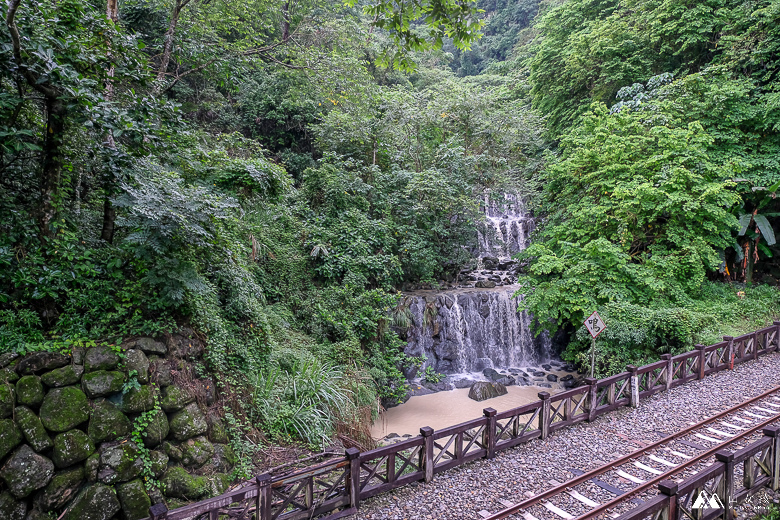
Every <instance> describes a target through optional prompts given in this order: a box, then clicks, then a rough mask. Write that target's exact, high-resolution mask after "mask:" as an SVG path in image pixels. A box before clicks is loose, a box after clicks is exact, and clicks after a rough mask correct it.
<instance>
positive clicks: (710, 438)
mask: <svg viewBox="0 0 780 520" xmlns="http://www.w3.org/2000/svg"><path fill="white" fill-rule="evenodd" d="M693 435H694V436H696V437H698V438H700V439H704V440H705V441H709V442H714V443H716V444H717V443H719V442H720V439H713V438H712V437H707V436H706V435H702V434H701V433H694V434H693Z"/></svg>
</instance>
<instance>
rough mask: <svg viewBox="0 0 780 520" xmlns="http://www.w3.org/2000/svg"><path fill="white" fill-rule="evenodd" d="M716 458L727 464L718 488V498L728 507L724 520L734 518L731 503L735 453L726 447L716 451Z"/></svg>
mask: <svg viewBox="0 0 780 520" xmlns="http://www.w3.org/2000/svg"><path fill="white" fill-rule="evenodd" d="M715 460H717V461H718V462H722V463H723V464H724V465H725V472H724V473H723V477H722V478H721V479H720V486H718V490H717V494H718V498H720V501H721V502H722V503H723V507H725V508H726V513H725V515H724V516H723V520H732V518H734V515H733V514H732V512H731V503H732V501H733V499H734V454H733V453H732V452H730V451H729V450H726V449H723V450H719V451H717V452H715Z"/></svg>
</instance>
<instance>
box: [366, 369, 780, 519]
mask: <svg viewBox="0 0 780 520" xmlns="http://www.w3.org/2000/svg"><path fill="white" fill-rule="evenodd" d="M779 362H780V354H778V353H772V354H769V355H767V356H764V357H762V358H759V359H758V360H757V361H747V362H745V363H742V364H740V365H737V366H735V367H734V370H733V371H728V370H725V371H722V372H718V373H716V374H712V375H709V376H706V377H705V378H704V379H703V380H701V381H691V382H689V383H687V384H684V385H681V386H678V387H677V388H674V389H672V390H670V391H669V392H660V393H658V394H656V395H654V396H652V397H650V398H647V399H645V400H642V401H640V404H639V407H638V408H636V409H632V408H628V407H625V408H621V409H618V410H615V411H613V412H611V413H607V414H605V415H603V416H601V417H599V418H598V419H596V420H595V421H594V422H592V423H580V424H577V425H575V426H573V427H571V428H565V429H563V430H559V431H558V432H556V433H553V434H552V435H550V437H548V438H547V439H546V440H543V441H542V440H539V439H536V440H532V441H530V442H528V443H526V444H523V445H520V446H518V447H516V448H513V449H509V450H506V451H503V452H500V453H498V454H497V455H496V457H495V458H494V459H492V460H479V461H476V462H474V463H471V464H466V465H463V466H460V467H458V468H454V469H451V470H449V471H446V472H444V473H440V474H437V475H435V476H434V479H433V481H432V482H430V483H428V484H425V483H421V482H420V483H414V484H411V485H409V486H406V487H403V488H399V489H397V490H395V491H393V492H390V493H386V494H383V495H379V496H378V497H375V498H373V499H369V500H366V501H364V502H362V503H361V505H360V511H359V512H358V513H357V514H356V515H355V517H354V518H357V519H361V520H432V519H441V520H459V519H468V520H475V519H479V518H481V516H480V514H479V512H480V511H489V512H491V513H495V512H497V511H500V510H502V509H504V508H505V507H506V505H507V504H508V503H516V502H519V501H521V500H523V499H524V498H526V497H527V496H529V495H532V494H536V493H539V492H541V491H543V490H545V489H547V488H549V487H551V486H552V485H551V483H550V481H552V480H555V481H558V482H565V481H567V480H569V479H571V478H573V477H574V474H573V473H571V472H570V471H569V469H572V468H574V469H578V470H582V471H589V470H592V469H594V468H597V467H599V466H601V465H603V464H605V463H607V462H609V461H611V460H613V459H615V458H617V457H620V456H622V455H625V454H628V453H630V452H632V451H635V450H636V449H638V448H640V447H641V445H640V444H637V443H635V442H632V441H641V442H642V443H650V442H653V441H656V440H658V439H660V438H662V437H665V436H667V435H669V434H671V433H675V432H677V431H679V430H681V429H683V428H685V427H687V426H688V425H689V424H688V423H690V422H699V421H701V420H704V419H706V418H707V417H710V416H712V415H714V414H716V413H718V412H721V411H723V410H725V409H727V408H730V407H732V406H735V405H737V404H739V403H741V402H743V401H746V400H748V399H750V398H751V397H754V396H756V395H758V394H761V393H762V392H765V391H766V390H768V389H770V388H772V387H774V386H778V385H780V370H778V363H779ZM489 403H490V402H489V401H486V402H485V406H486V407H487V406H490V404H489ZM421 426H424V425H421ZM588 486H589V488H588V493H587V494H588V496H589V498H591V499H593V500H596V501H599V502H606V501H609V500H610V499H612V498H614V495H611V494H610V493H607V492H606V491H604V490H603V489H601V488H599V487H597V486H595V485H593V484H588ZM578 489H581V488H578ZM572 502H574V501H572ZM578 507H579V505H578V504H576V503H575V504H572V510H573V511H572V513H574V510H577V509H578ZM529 512H531V513H533V511H529ZM576 512H580V511H579V510H577V511H576ZM546 516H549V515H546Z"/></svg>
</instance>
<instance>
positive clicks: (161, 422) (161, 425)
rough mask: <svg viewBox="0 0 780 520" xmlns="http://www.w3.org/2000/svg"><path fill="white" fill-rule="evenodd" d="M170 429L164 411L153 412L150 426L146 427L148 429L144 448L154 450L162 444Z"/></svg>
mask: <svg viewBox="0 0 780 520" xmlns="http://www.w3.org/2000/svg"><path fill="white" fill-rule="evenodd" d="M169 431H170V427H169V425H168V417H167V416H166V415H165V412H163V411H162V410H155V411H154V412H152V414H151V417H150V418H149V424H147V425H146V429H145V430H144V433H143V438H144V446H146V447H147V448H154V447H155V446H157V445H158V444H160V443H161V442H162V441H163V440H165V438H166V437H167V436H168V432H169Z"/></svg>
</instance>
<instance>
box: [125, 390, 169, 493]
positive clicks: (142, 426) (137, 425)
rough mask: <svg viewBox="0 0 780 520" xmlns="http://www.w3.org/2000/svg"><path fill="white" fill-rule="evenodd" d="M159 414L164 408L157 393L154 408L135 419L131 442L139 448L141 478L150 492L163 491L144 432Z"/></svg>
mask: <svg viewBox="0 0 780 520" xmlns="http://www.w3.org/2000/svg"><path fill="white" fill-rule="evenodd" d="M158 413H162V408H160V397H159V395H158V394H157V393H155V394H154V407H153V408H152V409H151V410H149V411H146V412H142V413H141V414H140V415H139V416H138V417H136V418H135V420H134V421H133V431H132V432H131V433H130V440H131V441H132V442H133V443H135V445H136V448H138V453H139V457H138V458H139V459H140V460H141V462H142V463H143V468H142V469H141V476H142V477H143V479H144V486H145V487H146V489H147V490H150V491H151V490H153V489H158V490H162V483H161V482H160V481H159V480H157V479H156V478H155V475H154V471H153V462H152V457H151V453H152V450H150V449H149V448H147V447H146V445H145V444H144V436H145V435H144V432H145V431H146V428H147V426H149V424H151V422H152V420H153V419H154V416H155V415H156V414H158Z"/></svg>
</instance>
